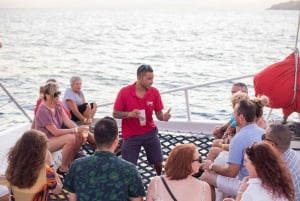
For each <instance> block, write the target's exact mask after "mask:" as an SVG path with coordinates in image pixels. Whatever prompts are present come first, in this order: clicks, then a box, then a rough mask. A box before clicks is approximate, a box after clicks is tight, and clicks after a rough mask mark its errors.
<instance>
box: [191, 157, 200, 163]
mask: <svg viewBox="0 0 300 201" xmlns="http://www.w3.org/2000/svg"><path fill="white" fill-rule="evenodd" d="M196 161H198V162H199V163H202V158H201V156H199V158H198V159H194V160H192V162H196Z"/></svg>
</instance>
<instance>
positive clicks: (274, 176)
mask: <svg viewBox="0 0 300 201" xmlns="http://www.w3.org/2000/svg"><path fill="white" fill-rule="evenodd" d="M244 163H245V166H246V168H247V170H248V172H249V177H246V178H244V180H243V182H242V184H241V186H240V188H239V191H238V193H237V197H236V200H237V201H250V200H255V201H291V200H294V186H293V181H292V178H291V175H290V173H289V171H288V169H287V167H286V166H285V163H284V162H283V161H282V159H281V157H280V156H279V155H278V154H276V151H275V150H274V148H273V147H272V146H270V145H269V144H267V143H265V142H257V143H254V144H252V145H251V146H249V147H248V148H246V152H245V162H244Z"/></svg>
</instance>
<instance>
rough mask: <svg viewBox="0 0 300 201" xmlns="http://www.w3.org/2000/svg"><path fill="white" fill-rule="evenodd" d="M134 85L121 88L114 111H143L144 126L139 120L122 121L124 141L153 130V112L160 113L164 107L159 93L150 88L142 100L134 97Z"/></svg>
mask: <svg viewBox="0 0 300 201" xmlns="http://www.w3.org/2000/svg"><path fill="white" fill-rule="evenodd" d="M135 84H136V83H134V84H132V85H128V86H126V87H123V88H122V89H121V90H120V92H119V94H118V96H117V98H116V101H115V105H114V110H116V111H123V112H131V111H132V110H133V109H144V110H145V113H146V125H145V126H141V125H140V122H139V119H137V118H128V119H126V118H125V119H122V137H123V138H124V139H126V138H129V137H131V136H135V135H143V134H146V133H148V132H149V131H151V130H153V129H154V128H155V127H156V125H155V123H154V121H153V118H152V114H153V111H161V110H162V109H163V108H164V106H163V103H162V100H161V97H160V94H159V91H158V90H157V89H156V88H154V87H150V88H149V89H148V90H147V92H146V94H145V96H144V98H139V97H137V96H136V92H135Z"/></svg>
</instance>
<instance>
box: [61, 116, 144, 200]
mask: <svg viewBox="0 0 300 201" xmlns="http://www.w3.org/2000/svg"><path fill="white" fill-rule="evenodd" d="M94 133H95V139H96V142H97V150H96V151H95V153H94V154H93V155H91V156H87V157H85V158H80V159H77V160H75V161H74V162H73V163H72V166H71V168H70V171H69V173H68V174H67V176H66V179H65V181H64V189H66V190H67V191H68V192H69V200H70V201H76V200H95V201H96V200H97V201H121V200H124V201H125V200H128V201H129V200H130V201H142V200H143V197H144V196H145V190H144V186H143V182H142V179H141V177H140V174H139V172H138V170H137V168H136V166H135V165H134V164H132V163H130V162H128V161H125V160H123V159H122V158H119V157H117V156H116V155H115V154H114V153H113V152H114V150H115V149H116V147H117V146H118V142H119V132H118V125H117V122H116V120H114V119H113V118H111V117H104V118H102V119H101V120H99V121H98V122H97V123H96V125H95V132H94Z"/></svg>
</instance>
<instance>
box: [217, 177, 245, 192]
mask: <svg viewBox="0 0 300 201" xmlns="http://www.w3.org/2000/svg"><path fill="white" fill-rule="evenodd" d="M241 183H242V181H241V180H239V179H238V178H237V177H236V178H234V177H225V176H222V175H218V176H217V188H218V190H219V191H221V192H223V193H225V194H226V195H228V196H231V197H235V196H236V194H237V191H238V189H239V187H240V184H241Z"/></svg>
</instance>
